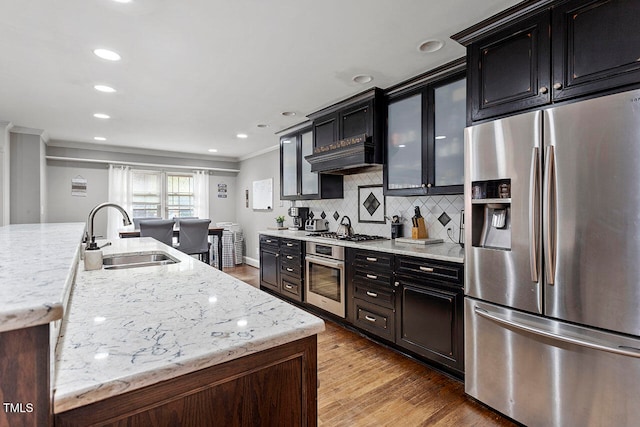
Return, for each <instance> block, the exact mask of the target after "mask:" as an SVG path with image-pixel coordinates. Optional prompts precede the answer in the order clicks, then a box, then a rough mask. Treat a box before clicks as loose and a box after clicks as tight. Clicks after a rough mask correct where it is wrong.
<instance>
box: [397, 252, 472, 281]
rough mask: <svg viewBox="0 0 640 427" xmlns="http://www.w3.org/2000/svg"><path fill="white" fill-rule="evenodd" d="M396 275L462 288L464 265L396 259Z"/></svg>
mask: <svg viewBox="0 0 640 427" xmlns="http://www.w3.org/2000/svg"><path fill="white" fill-rule="evenodd" d="M396 273H397V274H403V275H408V276H412V277H416V278H419V279H426V278H428V279H436V280H440V281H446V282H449V283H454V284H457V285H460V286H462V273H463V265H462V264H455V263H447V262H442V261H433V260H429V259H423V258H412V257H396Z"/></svg>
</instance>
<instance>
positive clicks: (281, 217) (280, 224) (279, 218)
mask: <svg viewBox="0 0 640 427" xmlns="http://www.w3.org/2000/svg"><path fill="white" fill-rule="evenodd" d="M276 223H277V224H278V227H283V226H284V215H278V216H277V217H276Z"/></svg>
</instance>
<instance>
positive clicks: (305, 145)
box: [300, 131, 318, 196]
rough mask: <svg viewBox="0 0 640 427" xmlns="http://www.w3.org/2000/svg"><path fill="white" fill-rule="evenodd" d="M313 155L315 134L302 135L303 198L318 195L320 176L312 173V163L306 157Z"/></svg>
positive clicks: (310, 132)
mask: <svg viewBox="0 0 640 427" xmlns="http://www.w3.org/2000/svg"><path fill="white" fill-rule="evenodd" d="M310 154H313V132H312V131H308V132H305V133H303V134H302V135H300V166H301V171H300V173H301V178H302V179H301V186H302V188H301V189H300V190H301V193H302V195H303V196H308V195H314V194H318V174H317V173H315V172H311V163H309V162H308V161H306V160H305V156H308V155H310Z"/></svg>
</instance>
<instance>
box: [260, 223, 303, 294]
mask: <svg viewBox="0 0 640 427" xmlns="http://www.w3.org/2000/svg"><path fill="white" fill-rule="evenodd" d="M304 253H305V251H304V242H302V241H300V240H297V239H286V238H279V237H272V236H268V235H264V234H261V235H260V287H261V288H263V289H266V290H269V291H271V292H275V293H277V294H278V295H280V296H283V297H286V298H287V299H290V300H291V299H292V300H295V301H298V302H302V300H303V289H304Z"/></svg>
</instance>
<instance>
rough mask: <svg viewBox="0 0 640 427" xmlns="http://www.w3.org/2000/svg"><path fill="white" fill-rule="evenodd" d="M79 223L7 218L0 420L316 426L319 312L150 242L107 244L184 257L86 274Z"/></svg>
mask: <svg viewBox="0 0 640 427" xmlns="http://www.w3.org/2000/svg"><path fill="white" fill-rule="evenodd" d="M83 230H84V224H82V223H76V224H29V225H11V226H7V227H0V261H1V262H0V279H2V281H0V295H2V296H3V299H2V301H0V340H1V345H0V370H1V373H2V376H1V377H0V392H2V395H3V398H4V399H5V401H7V402H8V403H10V406H7V405H4V411H3V412H1V413H0V425H5V424H6V425H20V426H23V425H24V426H26V425H29V426H31V425H33V426H46V425H54V424H55V425H64V426H67V425H83V426H84V425H89V424H93V423H95V424H99V425H130V426H135V425H169V424H171V425H173V424H176V423H179V422H180V423H182V425H210V424H211V423H216V424H218V423H219V424H220V425H260V424H264V423H267V424H277V425H316V422H317V403H316V395H317V393H316V388H317V372H316V366H317V361H316V334H317V333H318V332H320V331H322V330H324V323H323V322H322V320H320V319H318V318H317V317H315V316H312V315H310V314H308V313H306V312H304V311H302V310H300V309H298V308H295V307H293V306H291V305H289V304H287V303H284V302H282V301H280V300H278V299H276V298H273V297H271V296H269V295H267V294H265V293H263V292H262V291H260V290H258V289H255V288H253V287H252V286H250V285H248V284H246V283H243V282H241V281H239V280H236V279H234V278H232V277H230V276H228V275H227V274H225V273H223V272H220V271H219V270H216V269H214V268H211V267H210V266H208V265H206V264H204V263H201V262H200V261H198V260H196V259H195V258H192V257H189V256H187V255H184V254H182V253H181V252H179V251H177V250H175V249H173V248H170V247H168V246H165V245H162V244H160V243H158V242H156V241H155V240H152V239H149V238H142V239H124V240H116V241H113V245H111V246H107V247H105V248H104V249H103V252H104V253H105V256H108V255H109V254H118V253H132V252H133V253H136V252H149V251H154V252H155V251H159V252H166V253H168V254H169V255H170V256H171V257H173V258H175V259H177V260H178V261H180V262H178V263H175V264H170V265H158V266H147V267H137V268H128V269H116V270H106V269H103V270H96V271H85V270H84V266H83V263H82V261H80V260H79V253H80V251H79V248H80V240H81V237H82V233H83ZM54 350H55V355H54V354H53V352H54ZM27 377H28V378H27ZM7 408H8V409H7ZM172 423H173V424H172Z"/></svg>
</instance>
